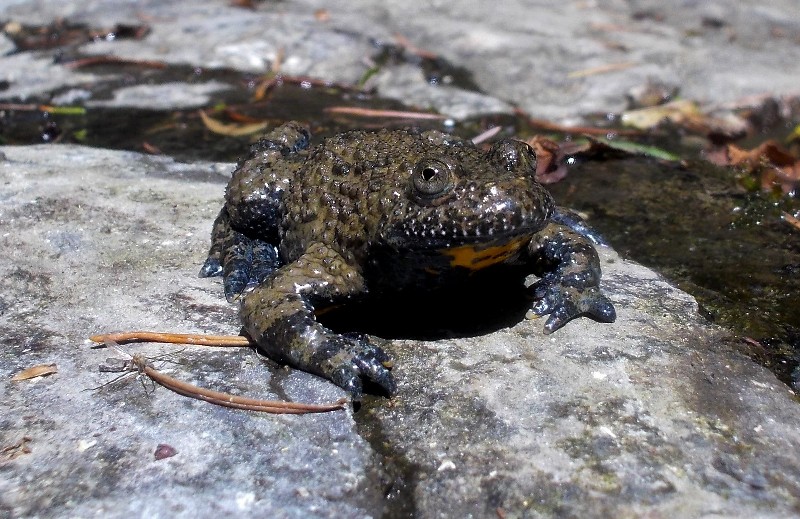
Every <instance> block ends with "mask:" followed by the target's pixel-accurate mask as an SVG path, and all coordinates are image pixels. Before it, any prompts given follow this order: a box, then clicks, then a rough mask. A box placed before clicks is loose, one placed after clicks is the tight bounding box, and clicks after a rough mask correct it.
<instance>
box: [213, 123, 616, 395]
mask: <svg viewBox="0 0 800 519" xmlns="http://www.w3.org/2000/svg"><path fill="white" fill-rule="evenodd" d="M535 169H536V157H535V155H534V153H533V150H531V148H530V147H529V146H527V145H526V144H524V143H522V142H519V141H515V140H505V141H501V142H499V143H497V144H495V145H494V146H493V147H492V148H491V150H489V151H488V152H482V151H480V150H479V149H477V148H476V147H475V146H474V145H473V144H472V143H471V142H469V141H465V140H462V139H460V138H457V137H453V136H450V135H447V134H443V133H440V132H437V131H426V132H415V131H413V130H409V131H406V130H393V131H388V130H384V131H380V132H375V133H370V132H360V131H354V132H348V133H344V134H341V135H338V136H335V137H332V138H329V139H326V140H325V141H324V142H323V143H322V144H321V145H319V146H316V147H313V148H310V147H309V134H308V132H307V131H306V130H305V129H304V128H303V127H301V126H300V125H298V124H297V123H287V124H285V125H283V126H281V127H280V128H277V129H275V130H273V131H272V132H270V133H268V134H267V135H266V136H264V138H262V139H261V141H259V142H258V143H257V144H256V145H254V146H253V148H252V150H251V153H250V156H249V157H248V158H247V159H246V160H244V161H242V162H241V163H240V164H239V165H238V167H237V169H236V171H235V172H234V174H233V178H232V179H231V181H230V183H229V184H228V188H227V191H226V195H225V206H224V207H223V208H222V211H221V212H220V214H219V216H218V217H217V220H216V221H215V222H214V229H213V234H212V245H211V250H210V252H209V255H208V259H207V260H206V263H205V265H204V266H203V269H202V271H201V275H203V276H215V275H220V274H221V275H223V276H224V287H225V294H226V296H227V297H228V299H229V300H234V299H237V298H239V297H240V296H241V300H242V302H241V318H242V322H243V324H244V328H245V330H246V332H247V333H248V334H249V335H250V337H251V338H252V339H254V340H255V341H256V342H257V343H258V345H259V346H260V347H261V348H262V349H263V350H264V351H265V352H266V353H267V354H268V355H269V356H270V357H272V358H274V359H275V360H277V361H279V362H283V363H286V364H289V365H291V366H294V367H296V368H299V369H302V370H305V371H308V372H311V373H315V374H317V375H320V376H323V377H326V378H328V379H330V380H331V381H333V382H334V383H335V384H337V385H339V386H341V387H343V388H344V389H346V390H348V391H350V392H351V393H352V395H353V397H354V399H358V398H360V395H361V391H362V378H366V379H369V380H371V381H373V382H375V383H377V384H378V385H379V386H380V387H382V388H383V389H384V390H385V391H386V392H387V393H389V394H391V393H393V392H394V390H395V383H394V380H393V379H392V376H391V373H390V371H389V368H390V367H391V361H390V359H389V357H388V356H387V355H386V354H385V353H384V352H383V351H382V350H381V349H380V348H378V347H376V346H374V345H372V344H371V343H370V342H369V341H368V340H367V339H366V338H365V337H363V336H355V335H339V334H336V333H333V332H332V331H331V330H329V329H327V328H325V327H324V326H322V325H321V324H320V323H318V322H317V320H316V318H315V310H319V309H321V308H323V307H325V306H329V305H332V304H338V303H341V302H344V301H346V300H348V299H350V298H353V297H356V296H363V295H365V294H368V293H369V294H375V293H384V292H389V291H391V290H402V289H403V288H405V287H409V286H415V287H417V288H419V287H438V288H441V287H443V286H446V285H447V283H452V282H456V280H462V281H463V279H464V278H465V277H468V275H469V274H470V273H473V272H475V271H478V270H483V269H488V268H495V267H496V266H499V265H508V264H515V265H522V266H524V267H525V270H526V271H527V272H529V273H534V274H536V275H538V276H539V277H540V278H541V279H540V280H539V281H538V282H537V283H536V284H534V285H533V288H532V290H533V291H534V294H535V296H536V298H537V300H536V302H535V303H534V305H533V308H532V309H531V310H532V312H533V313H535V314H538V315H544V314H550V317H549V318H548V320H547V322H546V324H545V333H550V332H552V331H554V330H556V329H558V328H560V327H561V326H563V325H564V324H565V323H566V322H567V321H569V320H570V319H573V318H574V317H577V316H580V315H588V316H590V317H592V318H594V319H596V320H599V321H604V322H611V321H613V320H614V319H615V313H614V307H613V306H612V305H611V302H610V301H609V300H608V299H607V298H606V297H605V296H603V295H602V294H601V293H600V291H599V289H598V283H599V280H600V265H599V261H598V257H597V252H596V251H595V249H594V247H593V246H592V244H591V243H590V242H589V240H588V239H587V238H585V237H584V235H583V234H579V233H578V232H576V231H574V230H573V229H572V228H570V227H568V226H567V225H570V226H571V227H575V228H578V227H576V226H575V225H572V224H570V223H567V224H566V225H564V224H562V223H555V222H554V221H553V220H554V219H557V218H554V216H557V215H560V214H561V213H560V212H557V209H556V207H555V203H554V202H553V199H552V198H551V197H550V195H549V194H548V193H547V191H545V189H544V188H542V187H541V186H540V185H539V184H538V183H537V182H536V181H535V180H534V172H535ZM565 220H568V219H566V218H564V219H558V221H560V222H561V221H565ZM569 221H574V220H569ZM578 230H580V229H579V228H578ZM520 282H522V280H521V281H520ZM250 287H253V288H252V290H250V291H248V289H249V288H250Z"/></svg>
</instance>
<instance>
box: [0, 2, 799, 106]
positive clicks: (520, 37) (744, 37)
mask: <svg viewBox="0 0 800 519" xmlns="http://www.w3.org/2000/svg"><path fill="white" fill-rule="evenodd" d="M256 5H257V8H256V9H254V10H250V9H243V8H237V7H234V6H232V5H230V4H229V3H226V2H219V1H217V0H195V1H193V2H179V1H175V0H169V1H165V0H142V1H138V2H130V1H127V0H105V1H103V2H82V1H75V0H72V1H61V2H31V1H0V21H8V20H11V21H15V22H20V23H31V24H49V23H51V22H52V21H53V20H55V19H58V18H67V19H69V20H71V21H73V22H83V23H87V24H89V25H90V26H93V27H108V28H111V27H113V26H114V24H116V23H127V24H142V23H145V24H146V25H147V26H148V27H150V29H151V32H150V33H149V34H148V35H147V36H146V37H145V38H144V39H143V40H124V39H120V40H112V41H105V40H98V41H93V42H89V43H86V44H83V45H80V46H79V47H78V50H79V51H80V52H82V53H85V54H89V55H94V54H98V55H99V54H103V55H104V54H110V55H115V56H119V57H123V58H129V59H141V60H160V61H164V62H167V63H175V64H185V65H191V66H198V67H207V68H215V67H229V68H233V69H236V70H244V71H249V72H254V73H264V72H267V71H268V70H269V68H270V66H271V64H272V63H273V62H274V61H275V60H276V58H277V56H278V55H279V54H281V50H283V51H284V59H283V60H282V66H281V71H282V72H284V73H286V74H290V75H308V76H312V77H316V78H319V79H323V80H328V81H340V82H344V83H348V84H355V83H357V82H359V81H360V80H361V79H363V78H364V77H366V75H367V73H368V71H369V70H370V69H371V67H373V65H374V60H373V58H374V57H375V56H376V55H377V54H378V53H379V50H380V49H379V45H380V44H385V43H389V44H396V43H397V42H398V41H400V40H398V37H397V35H400V36H402V37H404V38H405V39H407V40H408V41H409V42H410V43H411V44H412V45H414V46H415V47H417V48H421V49H423V50H424V51H427V52H430V53H433V54H434V55H437V56H440V57H442V58H444V59H446V60H448V61H449V62H450V63H451V64H453V65H455V66H457V67H462V68H463V69H465V70H466V71H467V72H469V73H470V74H471V75H472V77H473V79H474V82H475V84H476V85H477V86H478V88H479V89H480V90H481V91H482V92H481V93H476V92H472V91H469V90H466V89H465V88H464V85H459V84H458V81H456V82H455V84H451V83H450V80H452V79H453V78H452V77H447V75H446V74H445V76H444V77H442V78H439V82H438V85H439V86H440V87H441V88H435V87H432V85H430V84H429V82H428V79H427V78H426V77H425V74H424V73H423V71H422V70H421V68H419V67H411V68H412V69H415V70H414V71H413V73H409V70H408V69H409V66H408V65H406V64H402V63H401V64H397V65H386V66H385V67H382V68H381V70H380V72H379V73H378V74H377V75H375V76H374V77H373V79H372V80H371V81H369V82H368V83H367V86H372V87H375V88H376V89H377V92H378V93H379V94H381V95H385V96H388V97H393V98H397V99H399V100H401V101H405V102H408V103H409V104H413V105H415V106H417V107H419V108H421V109H428V108H434V109H437V110H439V111H440V112H441V113H443V114H447V115H449V116H450V117H453V118H455V119H460V118H464V117H469V116H477V115H480V114H484V113H487V112H509V111H510V110H511V109H512V105H513V106H518V107H520V108H522V109H523V110H525V111H526V112H528V113H530V114H531V115H533V116H536V117H541V118H549V119H553V120H562V121H566V122H570V121H576V120H579V119H580V116H583V115H586V114H593V113H600V114H603V113H618V112H619V111H621V110H623V109H624V108H625V107H626V105H627V99H626V93H627V92H628V91H629V90H630V89H632V88H639V87H643V86H645V85H647V84H648V83H649V82H651V81H654V82H657V83H662V84H664V85H665V86H666V87H668V88H667V89H669V88H671V87H675V88H678V89H679V93H680V95H681V96H682V97H684V98H687V99H692V100H697V101H700V102H703V103H707V104H711V105H719V104H728V103H739V104H742V103H745V104H746V101H744V100H743V99H742V98H746V97H748V96H760V95H763V94H772V95H776V96H781V95H794V96H797V95H800V88H798V86H797V80H796V78H797V76H798V73H800V70H799V69H798V65H797V64H798V63H800V45H797V41H798V40H799V39H800V17H799V16H798V15H797V3H796V1H794V0H771V1H770V2H768V3H765V2H761V1H758V0H741V1H738V2H728V1H722V0H706V1H703V2H683V3H681V5H680V6H673V5H671V4H665V3H663V2H661V1H658V0H636V1H626V2H622V1H619V0H615V1H604V2H597V1H583V2H571V3H569V4H564V2H559V1H557V0H546V1H538V2H529V1H524V0H509V1H505V2H470V3H469V4H464V3H463V2H449V3H448V2H424V3H423V2H390V3H386V2H372V1H369V0H334V1H328V2H320V1H319V0H298V1H294V2H260V3H256ZM12 48H13V45H12V44H11V43H10V42H9V41H8V40H7V39H5V38H3V37H2V35H0V54H7V55H2V56H0V81H4V80H5V81H8V82H9V85H8V88H7V89H6V90H4V91H0V98H2V99H9V98H20V97H21V98H28V97H31V96H36V95H40V94H42V93H45V92H48V91H51V90H53V89H55V88H57V87H59V86H64V85H76V86H77V85H81V84H84V83H86V82H91V81H92V80H97V79H100V78H99V77H98V76H96V75H95V74H93V73H92V72H91V71H90V70H77V71H76V70H71V69H69V68H67V67H64V66H63V65H60V64H57V63H53V59H52V58H51V57H50V56H49V55H48V54H47V53H37V52H34V53H28V52H26V53H19V54H13V53H11V54H8V53H10V52H11V50H10V49H12ZM411 61H413V58H412V59H411ZM187 88H188V87H187ZM186 95H187V96H190V95H191V92H187V94H186ZM198 98H199V99H202V95H201V96H199V97H198ZM117 99H118V102H119V103H120V106H123V105H124V104H125V102H127V101H128V100H129V99H130V98H129V97H126V96H124V95H121V96H117Z"/></svg>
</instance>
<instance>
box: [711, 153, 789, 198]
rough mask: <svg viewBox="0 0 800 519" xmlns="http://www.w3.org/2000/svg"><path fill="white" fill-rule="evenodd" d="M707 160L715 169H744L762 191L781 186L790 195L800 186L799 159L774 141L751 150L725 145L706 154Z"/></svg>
mask: <svg viewBox="0 0 800 519" xmlns="http://www.w3.org/2000/svg"><path fill="white" fill-rule="evenodd" d="M706 158H707V159H708V160H709V161H710V162H712V163H714V164H717V165H718V166H740V167H742V168H744V170H745V172H746V173H748V174H751V175H756V176H758V177H759V179H760V181H761V188H762V189H764V190H766V191H769V190H771V189H773V188H774V187H780V188H781V190H782V191H783V192H784V193H789V192H791V191H793V190H795V189H797V187H798V186H800V160H799V159H797V158H795V157H794V156H793V155H792V154H791V153H789V152H788V151H786V149H784V148H783V147H782V146H781V145H780V144H778V143H777V142H775V141H773V140H769V141H765V142H762V143H761V144H760V145H759V146H758V147H756V148H753V149H751V150H745V149H742V148H739V147H738V146H734V145H733V144H728V145H727V146H724V147H721V148H717V149H714V150H711V151H709V152H707V153H706Z"/></svg>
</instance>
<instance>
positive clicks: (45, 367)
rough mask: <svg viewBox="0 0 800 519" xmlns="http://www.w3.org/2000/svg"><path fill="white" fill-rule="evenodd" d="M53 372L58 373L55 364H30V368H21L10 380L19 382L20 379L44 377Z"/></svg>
mask: <svg viewBox="0 0 800 519" xmlns="http://www.w3.org/2000/svg"><path fill="white" fill-rule="evenodd" d="M53 373H58V368H57V367H56V365H55V364H39V365H37V366H31V367H30V368H27V369H23V370H22V371H20V372H19V373H17V374H16V375H14V376H13V377H11V381H12V382H19V381H21V380H29V379H32V378H37V377H45V376H47V375H52V374H53Z"/></svg>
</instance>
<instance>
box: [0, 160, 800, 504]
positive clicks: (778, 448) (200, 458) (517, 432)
mask: <svg viewBox="0 0 800 519" xmlns="http://www.w3.org/2000/svg"><path fill="white" fill-rule="evenodd" d="M0 151H2V153H3V155H4V159H3V160H2V162H0V178H2V182H0V186H2V187H0V198H2V201H3V205H2V212H1V213H0V231H2V232H0V239H2V247H3V250H4V251H5V253H4V255H3V257H2V259H0V279H2V284H3V291H2V296H0V297H1V303H0V308H2V315H0V337H2V339H1V340H2V344H3V348H2V350H0V388H2V389H0V391H1V392H0V395H2V397H1V400H0V408H2V419H1V420H2V428H1V430H2V447H7V446H9V445H13V444H15V443H17V442H19V441H20V440H21V439H23V438H29V439H30V440H29V441H28V442H27V446H28V447H29V448H30V451H31V452H30V453H28V454H21V455H19V456H18V457H15V458H13V459H9V458H10V456H7V457H6V459H4V460H3V461H2V464H0V473H1V474H2V478H0V510H2V511H3V513H5V514H8V515H10V516H11V517H17V516H21V517H25V516H34V515H35V516H39V517H55V516H63V515H65V514H66V515H71V516H87V515H94V514H97V513H101V514H103V515H106V516H122V515H130V514H136V515H155V514H168V515H171V516H184V517H188V516H192V517H195V516H198V515H199V516H204V517H210V516H216V515H219V514H220V513H226V514H236V515H239V516H242V517H263V516H264V515H265V514H268V515H269V514H275V513H279V514H281V515H283V516H290V517H292V516H294V517H300V516H306V515H308V514H310V515H312V516H321V517H340V516H349V517H362V516H363V517H367V516H370V517H381V516H387V517H391V516H402V515H405V514H408V513H414V514H416V515H417V516H421V517H434V516H451V517H456V516H458V517H468V516H472V517H485V516H488V515H492V514H496V513H497V510H500V511H501V513H504V514H506V516H507V517H522V516H526V517H548V516H553V515H558V516H575V517H587V516H597V515H606V516H631V515H632V516H640V515H647V514H650V515H653V516H666V515H677V516H680V517H701V516H707V515H709V514H711V515H718V516H725V517H751V516H759V517H787V516H791V515H794V514H797V513H798V510H800V509H799V508H798V506H800V504H799V503H800V502H799V501H798V498H799V496H800V476H798V474H800V459H798V457H797V455H796V452H797V451H798V447H800V433H799V432H798V431H800V408H798V406H797V403H796V401H795V397H794V395H793V394H792V393H791V392H790V391H789V390H788V389H787V388H786V386H784V385H783V384H781V383H780V382H778V381H777V380H776V379H775V378H774V376H773V375H772V374H770V373H769V372H767V371H766V370H765V369H763V368H761V367H759V366H757V365H756V364H754V363H753V362H751V361H750V360H748V359H747V358H745V357H743V356H741V355H739V354H738V353H736V352H735V351H734V349H733V347H732V345H731V344H729V343H728V337H727V336H726V335H725V334H724V333H723V332H721V331H720V330H719V329H716V328H713V327H710V326H708V325H706V324H705V323H704V322H703V320H702V319H701V318H700V317H699V316H698V315H697V308H696V304H695V302H694V300H693V299H692V298H691V297H689V296H688V295H686V294H685V293H683V292H680V291H678V290H676V289H674V288H672V287H670V286H669V285H668V284H667V283H665V282H664V281H663V280H662V279H661V278H660V277H659V276H657V275H656V274H654V273H652V272H651V271H648V270H647V269H644V268H643V267H640V266H638V265H636V264H633V263H631V262H628V261H625V260H623V259H620V258H619V257H618V256H617V255H616V254H615V253H613V252H612V251H610V250H607V249H604V250H603V251H602V259H603V268H604V272H605V278H604V280H605V281H604V289H605V290H606V291H607V293H609V294H610V297H611V298H612V300H613V301H614V303H615V305H616V307H617V310H618V314H619V318H618V321H617V323H615V324H613V325H604V324H598V323H594V322H592V321H589V320H579V321H576V322H573V323H570V324H569V325H568V326H567V327H566V328H565V329H563V330H560V331H559V332H557V333H555V334H553V335H550V336H544V335H542V333H541V326H542V322H541V321H524V320H523V321H521V322H519V323H517V324H515V325H514V326H512V327H510V328H502V329H500V330H497V331H495V332H492V333H488V334H485V335H480V336H475V337H467V338H460V339H441V340H436V341H418V340H390V341H387V343H386V345H385V347H386V348H387V350H388V351H390V352H391V354H392V355H393V356H394V357H395V360H396V368H395V371H396V377H397V380H398V384H399V389H398V395H397V397H396V398H395V399H394V400H391V401H390V400H386V399H381V398H375V399H373V400H370V401H369V402H368V403H367V404H366V405H364V406H363V407H362V408H361V409H360V410H359V411H358V412H356V413H353V412H352V410H347V411H339V412H334V413H331V414H325V415H309V416H269V415H260V414H255V413H249V412H243V411H235V410H229V409H223V408H219V407H215V406H212V405H210V404H207V403H203V402H200V401H196V400H190V399H186V398H184V397H181V396H178V395H176V394H174V393H171V392H169V391H167V390H165V389H163V388H155V389H154V388H153V387H152V386H150V385H148V384H147V383H145V384H144V387H143V386H142V384H140V383H139V382H136V381H135V380H132V379H131V380H129V381H128V382H126V383H121V382H117V383H115V384H112V385H108V386H105V387H102V388H100V389H92V388H96V387H97V386H100V385H102V384H103V383H105V382H108V381H109V380H110V379H111V378H113V376H114V374H109V373H99V372H98V366H99V365H101V364H105V363H107V358H108V357H114V356H115V354H114V353H113V352H112V351H109V350H106V349H92V347H91V344H90V342H89V341H87V339H86V338H87V337H88V336H89V335H91V334H93V333H96V332H108V331H120V330H130V329H154V330H169V331H180V332H202V333H236V332H237V331H238V322H237V319H236V311H235V308H234V307H233V306H231V305H229V304H228V303H227V302H226V301H225V299H224V297H223V296H222V290H221V287H220V286H219V283H218V281H217V280H208V279H200V278H198V277H197V269H198V266H199V265H200V264H201V263H202V259H203V257H204V253H205V250H206V246H207V240H208V232H209V229H210V225H211V221H212V220H213V217H214V216H215V212H216V210H217V208H218V207H219V204H220V200H221V196H222V193H223V189H224V183H225V181H226V178H227V177H226V175H227V172H228V171H229V168H230V165H217V164H208V163H201V164H179V163H175V162H172V161H171V160H169V159H165V158H153V157H149V156H143V155H138V154H135V153H127V152H111V151H104V150H93V149H88V148H81V147H72V146H50V147H45V146H40V147H4V148H0ZM125 348H126V350H128V351H131V352H139V353H143V354H146V355H147V356H149V357H157V356H159V355H162V354H164V353H170V355H169V356H167V357H166V358H165V359H164V360H163V361H155V363H156V365H157V366H158V367H159V368H160V369H162V370H163V371H165V372H167V373H170V374H172V375H174V376H177V377H179V378H182V379H185V380H189V381H192V382H194V383H196V384H198V385H203V386H209V387H214V388H216V389H220V390H224V391H229V392H233V393H239V394H246V395H248V396H258V397H264V398H289V399H293V400H302V401H316V402H325V401H333V400H336V399H337V398H338V397H340V396H342V392H341V391H340V390H338V389H337V388H335V387H334V386H332V385H331V384H328V383H326V382H324V381H322V380H319V379H317V378H315V377H313V376H310V375H307V374H305V373H300V372H296V371H291V370H286V369H285V368H282V367H279V366H277V365H275V364H274V363H272V362H270V361H265V360H262V359H260V358H258V357H257V356H256V354H255V353H253V352H252V351H250V350H246V349H244V350H235V351H231V350H208V349H203V348H198V347H195V348H186V349H181V348H173V347H166V346H158V345H130V346H126V347H125ZM167 360H168V361H170V362H167ZM43 363H55V364H56V365H57V366H58V373H57V374H55V375H51V376H49V377H46V378H40V379H34V380H30V381H22V382H11V381H10V378H11V377H12V376H13V375H14V374H15V373H17V372H19V371H21V370H22V369H24V368H27V367H30V366H32V365H36V364H43ZM145 382H146V381H145ZM161 444H165V445H168V446H171V447H172V448H174V449H175V450H176V451H177V453H176V454H175V455H174V456H171V457H167V458H164V459H156V455H155V452H156V450H157V448H159V447H158V446H159V445H161ZM162 450H163V448H162Z"/></svg>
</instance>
